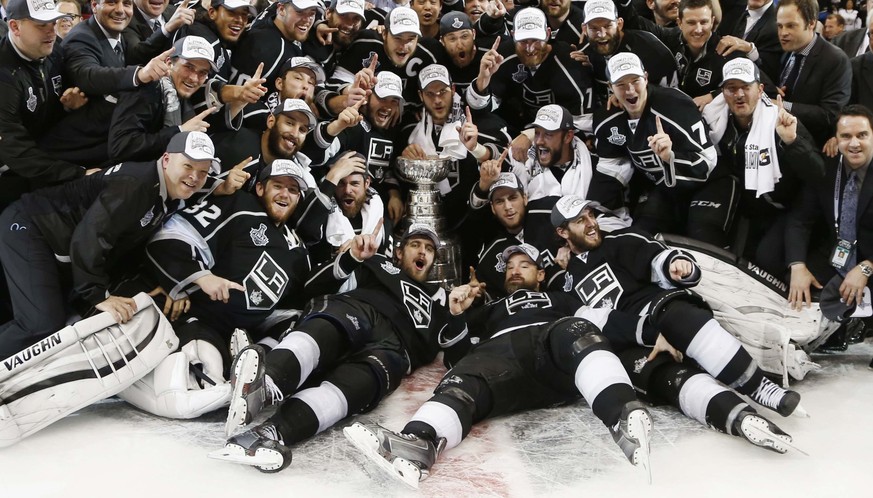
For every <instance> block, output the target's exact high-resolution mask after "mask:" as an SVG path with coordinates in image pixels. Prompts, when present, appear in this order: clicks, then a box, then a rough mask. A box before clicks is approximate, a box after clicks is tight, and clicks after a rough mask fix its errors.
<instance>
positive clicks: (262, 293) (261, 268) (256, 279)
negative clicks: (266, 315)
mask: <svg viewBox="0 0 873 498" xmlns="http://www.w3.org/2000/svg"><path fill="white" fill-rule="evenodd" d="M242 284H243V286H244V287H245V288H246V290H247V291H248V289H251V292H247V293H246V297H247V299H246V309H249V310H259V311H269V310H271V309H273V307H274V306H275V305H276V303H278V302H279V299H280V298H281V297H282V295H283V294H284V293H285V288H286V287H287V286H288V273H287V272H286V271H285V270H284V269H283V268H282V267H281V266H279V264H278V263H276V260H274V259H273V258H272V257H271V256H270V254H269V253H267V252H263V253H261V257H260V258H258V261H257V262H256V263H255V266H254V267H252V269H251V271H250V272H249V274H248V275H246V278H245V279H244V280H243V283H242Z"/></svg>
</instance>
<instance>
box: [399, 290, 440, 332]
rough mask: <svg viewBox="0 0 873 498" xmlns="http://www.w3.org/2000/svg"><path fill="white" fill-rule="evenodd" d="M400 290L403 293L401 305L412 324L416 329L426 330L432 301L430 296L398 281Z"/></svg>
mask: <svg viewBox="0 0 873 498" xmlns="http://www.w3.org/2000/svg"><path fill="white" fill-rule="evenodd" d="M400 290H401V291H402V292H403V305H404V306H406V310H407V311H408V312H409V316H410V317H412V322H413V323H414V324H415V328H417V329H426V328H427V327H428V326H429V325H430V312H431V306H432V305H433V301H431V299H430V296H428V295H427V293H425V292H424V291H423V290H421V289H419V288H418V287H416V286H415V285H413V284H411V283H409V282H405V281H403V280H401V281H400Z"/></svg>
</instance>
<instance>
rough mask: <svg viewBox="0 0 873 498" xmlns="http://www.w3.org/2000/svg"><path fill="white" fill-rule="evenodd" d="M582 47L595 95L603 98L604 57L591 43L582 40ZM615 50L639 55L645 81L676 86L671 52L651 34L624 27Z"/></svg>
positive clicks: (605, 81)
mask: <svg viewBox="0 0 873 498" xmlns="http://www.w3.org/2000/svg"><path fill="white" fill-rule="evenodd" d="M582 50H583V51H584V52H585V54H586V55H587V56H588V60H589V61H590V62H591V66H592V67H593V68H594V76H595V78H596V79H597V83H598V87H597V91H598V93H599V97H600V98H602V99H605V98H606V97H607V95H608V92H609V90H608V88H607V86H606V85H607V83H608V81H609V79H608V78H607V77H606V61H607V58H606V57H604V56H602V55H600V54H599V53H597V51H596V50H595V49H594V47H593V46H592V45H591V43H586V44H585V46H584V47H582ZM619 52H633V53H635V54H636V55H637V56H638V57H639V58H640V60H641V61H642V62H643V67H644V68H645V69H646V72H647V73H648V75H649V83H651V84H653V85H659V86H663V87H671V88H676V87H677V86H678V85H679V75H678V74H677V72H676V69H677V68H676V59H675V58H674V57H673V53H672V52H671V51H670V49H669V48H667V46H666V45H664V43H663V42H661V40H659V39H658V38H657V37H656V36H655V35H653V34H652V33H649V32H648V31H638V30H635V29H628V30H625V31H624V32H623V35H622V38H621V42H620V43H619V44H618V48H616V50H615V53H619Z"/></svg>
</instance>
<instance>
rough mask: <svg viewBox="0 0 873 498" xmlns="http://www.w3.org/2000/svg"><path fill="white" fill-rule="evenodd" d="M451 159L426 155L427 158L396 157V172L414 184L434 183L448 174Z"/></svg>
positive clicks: (404, 179)
mask: <svg viewBox="0 0 873 498" xmlns="http://www.w3.org/2000/svg"><path fill="white" fill-rule="evenodd" d="M451 165H452V160H451V159H440V158H439V157H433V156H431V157H428V158H427V159H406V158H404V157H398V158H397V163H396V166H395V167H396V171H397V174H398V175H400V178H402V179H403V181H407V182H409V183H414V184H416V185H421V186H426V185H436V184H437V183H439V182H440V181H442V180H444V179H445V178H446V177H447V176H449V168H450V167H451Z"/></svg>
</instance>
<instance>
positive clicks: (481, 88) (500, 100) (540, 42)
mask: <svg viewBox="0 0 873 498" xmlns="http://www.w3.org/2000/svg"><path fill="white" fill-rule="evenodd" d="M550 33H551V31H550V30H549V28H548V27H547V25H546V15H545V14H543V11H541V10H539V9H536V8H533V7H530V8H526V9H521V10H519V11H518V13H517V14H516V15H515V30H514V31H513V34H512V42H511V44H510V42H509V41H507V42H504V43H502V44H500V45H499V46H496V43H495V46H494V47H492V48H491V50H490V51H489V53H487V54H485V55H484V56H483V57H482V61H481V64H480V68H479V75H478V76H477V77H476V80H475V81H474V82H473V84H471V85H470V86H469V87H468V88H467V103H468V104H469V105H470V107H471V108H473V109H477V110H479V109H486V108H493V107H497V106H498V105H499V107H498V113H499V114H500V115H501V116H502V117H503V119H505V120H506V122H507V123H518V124H520V125H522V126H524V125H526V124H527V123H530V122H532V121H533V120H534V119H535V117H536V113H537V111H538V110H539V109H540V108H541V107H542V106H544V105H547V104H557V103H560V104H561V105H563V106H564V107H566V108H567V109H569V110H570V113H571V114H572V115H573V122H574V125H575V127H576V129H577V130H579V131H583V132H589V133H590V132H591V130H592V126H591V113H592V112H593V109H594V108H595V107H596V103H595V101H594V99H593V93H592V87H593V85H594V76H593V74H592V73H591V68H590V67H588V66H584V65H582V64H580V63H579V62H577V61H575V60H573V59H572V58H571V57H570V52H571V48H570V45H569V44H566V43H564V42H559V41H554V42H551V43H549V41H548V40H549V36H550ZM510 52H512V54H511V55H510Z"/></svg>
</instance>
